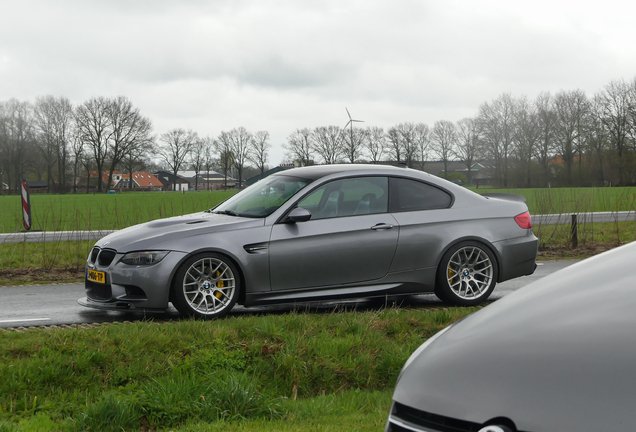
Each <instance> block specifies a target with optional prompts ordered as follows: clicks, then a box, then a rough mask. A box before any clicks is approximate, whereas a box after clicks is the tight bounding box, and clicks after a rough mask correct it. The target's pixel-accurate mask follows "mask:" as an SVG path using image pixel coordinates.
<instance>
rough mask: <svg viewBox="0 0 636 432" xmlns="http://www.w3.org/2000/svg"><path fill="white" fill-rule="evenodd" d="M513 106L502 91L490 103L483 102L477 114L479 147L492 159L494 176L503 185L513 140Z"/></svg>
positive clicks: (508, 97) (505, 182) (508, 96)
mask: <svg viewBox="0 0 636 432" xmlns="http://www.w3.org/2000/svg"><path fill="white" fill-rule="evenodd" d="M514 108H515V104H514V100H513V99H512V97H511V96H510V94H508V93H504V94H502V95H501V96H499V97H498V98H497V99H495V100H493V101H492V102H490V103H488V102H485V103H483V104H482V105H481V106H480V107H479V114H478V116H477V124H478V125H479V136H480V147H482V148H483V150H484V152H485V153H486V155H487V157H489V158H490V159H492V161H493V163H494V165H495V176H496V177H497V178H498V179H499V182H500V183H501V184H502V185H503V186H504V187H508V171H509V159H510V156H511V152H512V147H513V142H514V134H515V123H514V120H515V117H514Z"/></svg>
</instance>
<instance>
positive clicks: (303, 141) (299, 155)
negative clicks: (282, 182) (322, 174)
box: [283, 128, 315, 166]
mask: <svg viewBox="0 0 636 432" xmlns="http://www.w3.org/2000/svg"><path fill="white" fill-rule="evenodd" d="M311 137H312V131H311V129H309V128H303V129H296V130H295V131H293V132H292V133H291V134H290V135H289V136H288V137H287V144H285V145H283V148H284V149H285V150H286V151H287V154H288V157H290V158H291V159H292V160H296V161H298V163H299V164H300V165H301V166H307V165H312V164H313V155H314V153H315V150H314V147H313V142H312V138H311Z"/></svg>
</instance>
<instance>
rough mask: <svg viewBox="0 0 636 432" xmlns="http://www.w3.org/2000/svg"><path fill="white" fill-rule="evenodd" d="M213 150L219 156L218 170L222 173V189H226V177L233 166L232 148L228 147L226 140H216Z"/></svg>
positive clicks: (228, 143)
mask: <svg viewBox="0 0 636 432" xmlns="http://www.w3.org/2000/svg"><path fill="white" fill-rule="evenodd" d="M214 148H215V149H216V152H217V153H218V155H219V159H218V162H219V168H220V169H221V171H222V172H223V179H224V185H223V188H224V189H227V177H228V175H229V173H230V170H231V169H232V166H233V165H234V154H233V153H232V148H231V146H230V142H229V141H226V140H223V141H222V140H220V139H219V140H216V141H214Z"/></svg>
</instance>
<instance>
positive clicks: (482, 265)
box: [446, 246, 493, 300]
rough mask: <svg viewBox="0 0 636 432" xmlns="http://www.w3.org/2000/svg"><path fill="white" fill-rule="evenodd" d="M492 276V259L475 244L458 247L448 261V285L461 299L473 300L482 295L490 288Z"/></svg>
mask: <svg viewBox="0 0 636 432" xmlns="http://www.w3.org/2000/svg"><path fill="white" fill-rule="evenodd" d="M492 278H493V266H492V261H491V260H490V257H489V256H488V254H486V252H484V251H483V250H482V249H480V248H478V247H476V246H465V247H462V248H460V249H458V250H457V251H456V252H455V253H454V254H453V255H452V256H451V258H450V260H449V261H448V267H447V269H446V279H447V281H448V286H449V287H450V289H451V291H452V292H453V293H454V294H455V295H456V296H457V297H459V298H461V299H464V300H473V299H477V298H479V297H481V296H482V295H484V294H485V293H486V292H488V289H489V288H490V285H491V283H492Z"/></svg>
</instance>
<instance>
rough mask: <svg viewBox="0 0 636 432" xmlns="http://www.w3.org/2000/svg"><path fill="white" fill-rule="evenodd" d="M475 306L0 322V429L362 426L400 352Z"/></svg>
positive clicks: (374, 418) (372, 421)
mask: <svg viewBox="0 0 636 432" xmlns="http://www.w3.org/2000/svg"><path fill="white" fill-rule="evenodd" d="M475 310H476V309H475V308H449V309H447V310H434V311H426V310H409V309H400V308H390V309H382V310H377V311H371V312H333V313H324V314H320V313H302V312H301V313H290V314H285V315H265V316H244V317H232V318H228V319H224V320H218V321H209V322H202V321H192V320H184V321H178V322H168V323H162V324H159V323H153V322H136V323H128V324H115V325H106V326H99V327H97V328H92V329H73V330H69V329H66V330H62V329H38V330H30V331H27V332H23V333H16V332H8V331H2V332H0V344H1V346H2V351H1V352H0V376H2V378H3V379H2V380H0V431H3V430H18V426H19V427H20V428H23V430H38V428H40V429H39V430H47V429H48V430H60V431H83V430H92V431H96V430H100V431H106V430H113V431H115V430H117V431H120V430H124V431H129V430H130V431H132V430H140V429H143V428H146V430H148V429H152V428H159V429H166V430H175V428H183V429H181V430H217V429H215V428H218V427H220V426H219V425H228V424H231V425H233V426H232V427H233V428H234V425H243V426H245V427H248V426H249V427H252V426H250V425H256V426H255V427H256V429H258V428H260V427H265V426H264V425H266V424H269V425H276V426H271V427H269V426H268V427H269V429H267V428H265V429H262V430H277V428H278V430H281V429H280V428H281V427H282V424H285V423H286V422H288V421H289V422H291V423H290V424H291V425H296V426H294V427H297V429H293V428H288V429H282V430H301V429H302V430H305V429H303V427H305V426H306V427H307V428H308V429H306V430H311V427H317V425H318V424H322V423H321V422H324V423H325V424H326V425H329V424H331V425H332V426H330V427H332V429H326V430H336V429H335V428H336V427H337V425H338V423H337V417H340V416H342V417H343V418H346V419H348V420H347V422H350V424H352V425H356V424H359V425H360V426H359V427H358V426H356V427H352V428H351V429H347V430H369V429H373V428H377V426H378V424H379V423H381V421H382V420H383V419H384V418H386V414H387V410H388V406H389V404H390V392H391V389H392V388H393V386H394V385H395V381H396V379H397V376H398V373H399V372H400V370H401V368H402V365H403V364H404V362H405V361H406V359H407V358H408V356H409V355H410V354H411V353H412V352H413V350H415V348H417V347H418V346H419V345H420V344H421V343H422V342H423V341H425V340H426V339H427V338H428V337H430V336H431V335H433V334H434V333H436V332H437V331H439V330H440V329H442V328H443V327H445V326H446V325H448V324H450V323H452V322H454V321H456V320H457V319H459V318H461V317H463V316H465V315H468V314H470V313H472V312H474V311H475ZM310 400H311V401H314V402H315V403H313V402H311V403H310V402H307V401H310ZM201 425H206V426H205V427H206V428H208V429H203V428H202V427H201ZM246 425H247V426H246ZM243 426H237V429H234V430H250V429H240V428H242V427H243Z"/></svg>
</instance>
